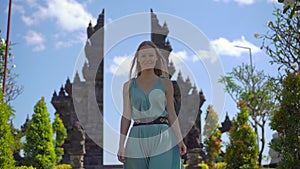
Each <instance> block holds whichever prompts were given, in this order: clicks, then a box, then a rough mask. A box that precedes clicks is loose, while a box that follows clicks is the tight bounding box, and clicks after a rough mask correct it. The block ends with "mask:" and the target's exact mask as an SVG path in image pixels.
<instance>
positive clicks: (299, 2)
mask: <svg viewBox="0 0 300 169" xmlns="http://www.w3.org/2000/svg"><path fill="white" fill-rule="evenodd" d="M278 2H279V3H283V4H284V7H283V13H286V12H287V11H288V10H291V11H292V12H291V13H295V12H297V11H299V10H300V0H278ZM289 17H290V18H292V17H293V16H292V15H290V16H289Z"/></svg>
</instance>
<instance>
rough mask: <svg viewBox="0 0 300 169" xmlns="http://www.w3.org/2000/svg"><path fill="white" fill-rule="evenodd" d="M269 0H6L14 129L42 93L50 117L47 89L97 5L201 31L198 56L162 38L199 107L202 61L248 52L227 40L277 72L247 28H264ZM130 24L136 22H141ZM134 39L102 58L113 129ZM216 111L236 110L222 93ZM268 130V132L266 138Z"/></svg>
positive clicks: (57, 83)
mask: <svg viewBox="0 0 300 169" xmlns="http://www.w3.org/2000/svg"><path fill="white" fill-rule="evenodd" d="M274 1H275V0H201V1H199V0H190V1H185V3H184V1H179V0H164V1H159V0H153V1H150V0H143V1H140V0H131V1H116V0H109V1H108V0H107V1H104V0H13V12H12V20H11V38H10V39H11V42H13V43H15V45H14V46H12V47H11V48H12V53H13V55H14V59H13V61H14V64H15V65H16V68H15V72H16V73H17V74H19V78H18V84H20V85H22V86H23V87H24V92H23V93H22V94H21V95H20V96H19V97H18V98H17V99H16V100H14V101H13V102H12V106H13V107H14V109H15V111H16V112H15V114H16V115H15V117H14V119H13V121H14V124H15V126H16V127H19V126H20V125H21V124H23V122H24V121H25V119H26V116H27V115H28V114H29V115H31V114H32V113H33V106H34V105H35V103H36V102H37V101H38V100H39V99H40V98H41V97H42V96H44V97H45V100H46V102H47V107H48V111H49V113H50V114H51V117H53V114H54V113H55V110H54V108H53V106H52V105H51V103H50V101H51V98H52V94H53V92H54V90H56V91H59V89H60V87H61V85H64V84H65V81H66V80H67V78H68V77H69V78H70V79H71V80H72V79H73V75H74V72H75V71H76V66H75V65H76V63H77V61H78V58H79V56H80V55H81V54H82V49H83V47H84V44H85V41H86V27H87V26H88V23H89V22H90V21H92V23H93V24H95V21H96V19H97V17H98V15H99V13H100V12H101V11H102V9H105V24H112V23H114V22H116V21H118V20H120V18H121V20H122V17H123V19H124V17H125V16H127V17H128V16H132V15H136V14H147V13H149V18H150V8H152V9H153V10H154V12H156V13H157V17H158V19H159V20H160V23H161V24H162V23H163V22H164V21H166V22H167V24H168V20H164V15H168V16H172V17H174V18H179V19H181V20H184V21H186V22H188V23H189V24H190V25H192V26H194V27H195V28H197V29H198V30H199V31H201V32H202V33H203V34H204V35H205V36H206V37H207V38H208V40H209V42H210V44H211V46H212V47H213V48H212V50H213V51H214V52H215V53H216V55H214V54H211V53H202V54H203V56H201V59H199V57H195V53H193V51H192V50H190V49H189V48H188V47H186V46H185V47H184V45H183V44H182V43H181V42H180V41H176V39H174V38H170V42H171V44H172V46H173V53H174V55H175V56H177V58H178V59H179V60H177V61H176V58H174V60H173V61H174V62H176V64H178V67H179V68H180V69H184V70H183V76H184V77H185V78H186V77H187V76H193V77H192V78H191V80H192V82H193V83H194V84H195V85H196V86H197V87H198V89H202V90H203V91H204V94H205V95H206V97H207V101H206V103H205V105H204V106H203V107H202V110H203V111H205V110H206V107H207V105H208V104H212V98H211V95H212V90H213V89H212V88H211V86H212V85H213V84H210V82H209V78H210V77H209V71H208V70H207V69H206V67H205V63H206V62H207V63H209V62H211V63H215V62H216V60H219V61H220V63H221V64H222V69H223V71H224V72H228V71H231V70H232V68H233V67H234V66H236V65H240V64H241V63H243V62H245V63H249V51H248V50H244V49H239V48H236V47H234V46H235V45H240V46H247V47H250V48H251V51H252V55H253V63H254V65H255V66H256V68H257V69H260V70H264V71H265V72H266V73H269V74H271V75H274V74H276V73H277V69H276V67H274V66H271V65H270V64H269V58H268V56H266V54H265V53H264V52H263V51H261V50H260V46H261V43H262V41H261V39H256V38H255V37H254V34H255V33H266V32H267V30H268V28H267V25H266V24H267V22H268V21H270V20H273V19H274V17H273V16H272V11H273V9H274ZM0 2H1V3H0V11H1V13H0V16H1V18H2V19H1V20H0V29H1V30H2V32H1V34H0V36H1V37H2V38H5V37H6V23H7V11H8V0H1V1H0ZM275 4H276V3H275ZM160 13H161V15H160ZM149 18H148V19H149ZM166 18H167V17H166ZM169 22H171V21H169ZM135 24H137V26H138V24H143V23H135ZM148 24H150V23H148ZM171 25H172V24H170V25H168V26H169V30H170V34H172V31H173V32H174V31H175V30H179V32H182V33H187V32H185V28H186V26H184V25H183V26H178V27H171ZM149 31H150V28H149ZM187 35H189V36H191V37H192V36H193V35H190V34H187ZM187 38H188V37H187ZM142 39H149V36H138V35H134V36H132V37H128V38H127V39H124V40H122V41H121V42H120V43H118V44H116V45H115V46H114V47H113V48H112V50H110V51H109V52H108V53H107V56H105V58H106V61H105V63H106V66H105V76H106V79H105V82H106V86H107V91H108V92H106V96H107V98H106V100H107V103H106V104H108V105H110V106H109V109H106V110H105V118H106V120H107V121H108V124H109V125H111V126H112V128H113V129H115V130H118V126H119V124H118V123H119V116H120V111H121V107H120V106H121V105H120V104H119V102H118V99H116V98H118V94H121V91H120V92H119V93H117V94H116V93H113V92H110V91H112V88H113V89H116V88H117V87H118V85H122V83H120V82H123V81H125V80H126V78H127V75H125V74H124V73H123V71H118V70H120V69H121V68H124V69H125V70H126V69H128V64H126V61H128V57H130V56H131V55H132V54H133V53H134V50H135V49H136V47H137V45H138V43H139V42H140V41H141V40H142ZM124 61H125V62H124ZM216 69H221V68H216ZM122 70H123V69H122ZM125 72H126V71H125ZM113 82H119V83H117V84H115V83H113ZM114 85H116V86H114ZM110 95H113V98H111V97H109V96H110ZM106 107H108V106H106ZM218 111H219V112H218V113H219V116H220V117H219V118H220V120H222V121H223V119H224V112H226V111H228V112H229V115H230V117H233V116H235V114H236V112H237V110H236V108H235V104H234V103H233V102H232V101H231V100H230V98H229V97H227V98H226V100H225V106H224V108H223V109H221V110H218ZM108 112H109V113H108ZM203 116H204V115H203ZM272 133H273V132H272V131H269V132H268V136H269V137H270V135H271V134H272ZM116 143H117V142H116ZM113 156H114V155H112V156H110V155H109V153H108V155H107V156H106V159H105V161H106V163H108V164H110V163H115V162H116V161H115V159H114V158H113Z"/></svg>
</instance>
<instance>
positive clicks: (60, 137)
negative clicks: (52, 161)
mask: <svg viewBox="0 0 300 169" xmlns="http://www.w3.org/2000/svg"><path fill="white" fill-rule="evenodd" d="M52 127H53V131H54V133H55V135H56V138H55V154H56V163H57V164H58V163H59V162H60V161H61V159H62V156H63V155H64V150H63V148H62V145H63V144H64V142H65V139H66V138H67V129H66V128H65V126H64V124H63V121H62V120H61V118H60V117H59V114H57V113H56V114H55V120H54V122H53V124H52Z"/></svg>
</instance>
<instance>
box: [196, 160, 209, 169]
mask: <svg viewBox="0 0 300 169" xmlns="http://www.w3.org/2000/svg"><path fill="white" fill-rule="evenodd" d="M198 166H199V167H201V168H202V169H209V167H208V165H207V164H205V163H204V162H203V161H202V163H200V164H198Z"/></svg>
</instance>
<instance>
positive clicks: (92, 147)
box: [51, 10, 104, 169]
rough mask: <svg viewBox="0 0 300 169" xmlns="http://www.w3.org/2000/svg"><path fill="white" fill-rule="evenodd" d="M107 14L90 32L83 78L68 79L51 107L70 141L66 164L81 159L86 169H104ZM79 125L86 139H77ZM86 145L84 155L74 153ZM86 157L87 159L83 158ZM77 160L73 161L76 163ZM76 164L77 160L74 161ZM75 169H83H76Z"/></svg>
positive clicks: (66, 152)
mask: <svg viewBox="0 0 300 169" xmlns="http://www.w3.org/2000/svg"><path fill="white" fill-rule="evenodd" d="M103 26H104V10H103V11H102V13H101V14H100V15H99V17H98V20H97V24H96V25H95V26H94V27H93V26H92V23H90V24H89V26H88V28H87V37H88V40H87V42H86V45H85V57H86V60H87V61H86V62H85V63H84V65H83V68H82V72H81V74H82V78H83V79H80V76H79V73H76V75H75V77H74V81H73V83H71V82H70V80H69V79H67V82H66V84H65V86H64V87H63V86H62V87H61V89H60V92H59V94H57V93H56V92H54V94H53V97H52V101H51V103H52V104H53V106H54V108H55V109H56V113H58V114H59V115H60V117H61V119H62V120H63V123H64V125H65V127H66V128H67V132H68V137H67V139H66V141H65V143H64V145H63V147H64V153H65V154H64V156H63V159H62V162H63V163H70V164H72V163H75V162H74V161H72V157H73V156H78V157H79V156H82V160H83V161H82V164H83V165H84V168H85V169H102V168H103V149H102V145H103V44H104V30H103V29H102V28H103ZM78 124H80V125H81V127H82V129H83V130H84V134H83V135H84V137H82V139H78V140H77V138H81V137H74V134H75V133H79V132H78V130H76V126H77V128H78ZM82 144H83V148H82V150H81V151H79V150H77V151H75V152H74V151H73V150H75V149H78V146H79V145H82ZM83 156H84V158H83ZM73 160H74V159H73ZM75 160H76V159H75ZM72 167H73V168H80V167H78V166H74V165H73V164H72ZM82 167H83V166H81V168H82Z"/></svg>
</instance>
